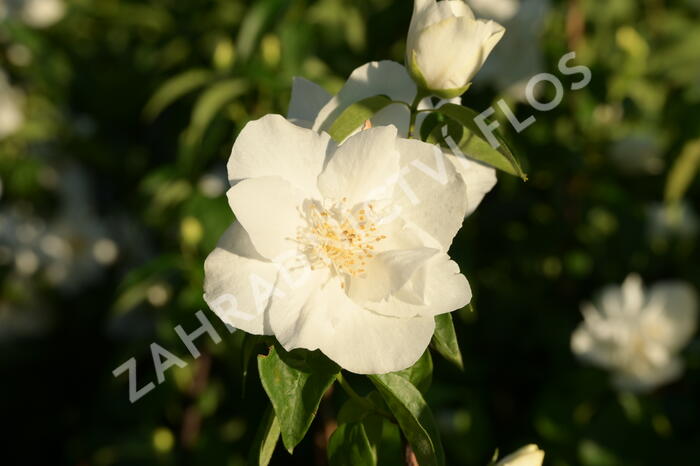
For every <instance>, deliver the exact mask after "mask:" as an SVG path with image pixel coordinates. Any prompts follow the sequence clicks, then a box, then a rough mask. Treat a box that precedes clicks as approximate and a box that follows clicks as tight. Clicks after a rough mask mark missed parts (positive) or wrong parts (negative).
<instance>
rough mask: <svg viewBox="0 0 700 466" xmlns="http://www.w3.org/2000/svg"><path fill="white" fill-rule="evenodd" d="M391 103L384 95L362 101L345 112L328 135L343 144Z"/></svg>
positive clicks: (332, 126) (334, 123)
mask: <svg viewBox="0 0 700 466" xmlns="http://www.w3.org/2000/svg"><path fill="white" fill-rule="evenodd" d="M391 103H392V101H391V99H390V98H388V97H386V96H383V95H376V96H373V97H368V98H366V99H362V100H360V101H359V102H356V103H354V104H352V105H351V106H349V107H348V108H346V109H345V110H343V113H341V114H340V116H338V119H336V120H335V121H334V122H333V124H332V125H331V127H330V129H329V130H328V134H330V135H331V137H332V138H333V139H334V140H335V141H337V142H342V141H344V140H345V138H347V137H348V136H350V135H351V134H352V133H353V132H354V131H356V130H357V129H358V128H359V127H361V126H362V124H363V123H364V122H365V121H367V120H370V119H372V117H373V116H374V115H375V114H376V113H377V112H378V111H380V110H381V109H383V108H384V107H386V106H387V105H389V104H391Z"/></svg>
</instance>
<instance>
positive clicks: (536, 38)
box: [466, 0, 550, 101]
mask: <svg viewBox="0 0 700 466" xmlns="http://www.w3.org/2000/svg"><path fill="white" fill-rule="evenodd" d="M466 1H467V3H468V4H469V6H470V7H471V8H472V10H473V11H474V13H475V14H476V15H477V16H479V17H480V18H484V19H491V20H494V21H497V22H498V23H500V24H502V25H503V26H504V27H505V29H506V30H507V31H508V34H506V35H505V36H504V37H503V40H502V41H501V42H500V43H499V44H498V46H497V47H496V48H495V49H494V50H493V52H492V53H491V55H490V56H489V59H488V61H487V62H486V63H485V64H484V67H483V68H482V69H481V71H480V72H479V74H478V75H477V76H476V77H475V79H474V84H475V85H476V86H484V87H485V86H490V87H493V88H495V89H496V90H498V91H501V92H504V93H506V94H507V95H509V96H511V97H512V98H514V99H518V100H520V101H524V100H526V94H525V90H526V88H527V84H528V81H529V80H530V79H531V78H532V77H533V76H535V75H537V74H538V73H542V72H544V71H546V66H545V63H544V57H543V49H542V45H541V40H540V39H541V35H542V32H543V27H544V21H545V18H546V16H547V13H548V11H549V9H550V1H549V0H466ZM540 91H541V87H539V86H538V87H536V88H535V95H537V94H539V93H540Z"/></svg>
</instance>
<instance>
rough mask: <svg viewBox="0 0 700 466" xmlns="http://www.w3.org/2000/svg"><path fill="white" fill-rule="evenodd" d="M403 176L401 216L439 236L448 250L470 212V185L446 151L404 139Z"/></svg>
mask: <svg viewBox="0 0 700 466" xmlns="http://www.w3.org/2000/svg"><path fill="white" fill-rule="evenodd" d="M398 148H399V151H400V153H401V167H402V171H401V179H400V182H399V183H398V184H397V186H396V187H395V188H394V200H395V202H396V204H397V205H398V206H399V207H400V208H401V214H400V215H401V218H403V219H405V220H407V221H409V222H411V223H412V224H414V225H416V226H417V227H418V228H420V229H421V230H423V231H425V232H426V233H428V234H429V235H431V236H432V237H433V238H435V239H436V240H437V241H438V242H439V243H440V245H441V246H442V248H443V251H447V250H448V249H449V248H450V244H452V239H453V238H454V236H455V235H456V234H457V231H459V229H460V228H461V226H462V222H463V220H464V216H465V214H466V212H467V197H466V195H465V193H466V186H465V184H464V181H463V180H462V177H461V176H459V175H458V174H457V172H456V170H455V167H454V165H453V164H452V163H450V162H449V160H447V158H446V157H445V155H444V153H443V152H442V151H441V150H440V149H439V148H437V147H436V146H434V145H432V144H426V143H424V142H421V141H417V140H409V139H401V140H399V142H398Z"/></svg>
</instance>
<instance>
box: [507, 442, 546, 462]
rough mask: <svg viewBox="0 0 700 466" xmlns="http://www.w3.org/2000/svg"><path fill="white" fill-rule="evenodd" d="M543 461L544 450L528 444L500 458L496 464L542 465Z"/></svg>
mask: <svg viewBox="0 0 700 466" xmlns="http://www.w3.org/2000/svg"><path fill="white" fill-rule="evenodd" d="M543 461H544V451H542V450H540V448H539V447H538V446H537V445H534V444H530V445H527V446H524V447H522V448H520V449H518V450H516V451H515V452H513V453H511V454H510V455H508V456H506V457H505V458H503V459H501V460H500V461H499V462H498V463H496V466H542V462H543Z"/></svg>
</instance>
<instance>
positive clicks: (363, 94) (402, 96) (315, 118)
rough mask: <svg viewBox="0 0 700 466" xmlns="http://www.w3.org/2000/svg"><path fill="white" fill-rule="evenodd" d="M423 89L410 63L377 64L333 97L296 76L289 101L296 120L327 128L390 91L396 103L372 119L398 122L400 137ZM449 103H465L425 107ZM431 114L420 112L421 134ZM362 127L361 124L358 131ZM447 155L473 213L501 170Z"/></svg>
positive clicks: (422, 107) (455, 100)
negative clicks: (354, 107) (367, 100)
mask: <svg viewBox="0 0 700 466" xmlns="http://www.w3.org/2000/svg"><path fill="white" fill-rule="evenodd" d="M417 92H418V90H417V88H416V84H415V83H414V82H413V80H412V79H411V76H410V75H409V74H408V71H407V70H406V68H405V67H404V66H402V65H401V64H399V63H396V62H393V61H387V60H384V61H379V62H371V63H367V64H365V65H362V66H360V67H359V68H357V69H356V70H355V71H353V72H352V74H351V75H350V77H349V78H348V80H347V82H346V83H345V85H344V86H343V88H342V89H341V90H340V92H339V93H338V95H336V96H331V95H330V94H328V93H327V92H326V91H325V90H324V89H323V88H321V87H320V86H318V85H317V84H315V83H312V82H310V81H308V80H306V79H303V78H296V79H295V80H294V85H293V87H292V98H291V101H290V104H289V118H290V119H292V121H294V122H295V123H297V124H299V125H301V126H304V127H307V128H313V129H315V130H316V131H327V130H329V129H330V127H331V125H332V124H333V122H334V121H335V120H336V119H337V118H338V117H339V116H340V115H341V114H342V113H343V111H344V110H345V109H347V108H348V107H349V106H351V105H352V104H354V103H356V102H358V101H360V100H362V99H365V98H367V97H372V96H376V95H386V96H388V97H389V98H391V99H392V100H393V101H395V102H403V103H396V104H392V105H388V106H387V107H385V108H383V109H382V110H380V111H379V112H377V113H376V114H375V115H374V116H373V117H372V120H371V122H372V124H373V125H375V126H383V125H394V126H396V127H397V128H398V132H399V135H400V136H402V137H408V132H409V124H410V118H411V114H410V111H409V109H408V106H407V105H405V104H410V103H411V102H413V100H414V99H415V98H416V94H417ZM446 102H452V103H459V98H453V99H452V100H442V101H440V102H439V103H438V104H437V105H433V103H432V102H431V99H430V98H425V99H423V100H422V101H421V102H420V105H419V107H418V108H419V109H420V110H425V109H428V108H433V107H439V106H441V105H442V104H444V103H446ZM425 115H426V114H425V113H421V114H419V115H418V119H417V126H416V133H415V134H414V136H416V135H417V134H419V133H420V124H421V122H422V121H423V119H424V116H425ZM360 130H361V128H360V127H358V128H357V132H359V131H360ZM443 154H444V156H445V157H446V158H447V159H448V160H449V161H450V162H451V163H452V165H453V166H454V168H455V169H456V170H457V172H458V173H459V174H460V175H461V176H462V178H463V179H464V183H465V191H464V195H465V196H466V198H467V215H469V214H471V213H472V212H474V210H475V209H476V208H477V207H478V206H479V204H480V203H481V201H482V200H483V198H484V196H485V195H486V194H487V193H488V192H489V191H491V189H493V187H494V186H495V185H496V181H497V179H496V170H495V169H493V168H492V167H489V166H486V165H484V164H482V163H480V162H477V161H475V160H473V159H470V158H468V157H469V154H461V153H457V154H455V153H452V152H451V151H450V150H449V149H445V150H444V152H443Z"/></svg>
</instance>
